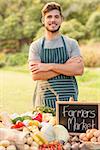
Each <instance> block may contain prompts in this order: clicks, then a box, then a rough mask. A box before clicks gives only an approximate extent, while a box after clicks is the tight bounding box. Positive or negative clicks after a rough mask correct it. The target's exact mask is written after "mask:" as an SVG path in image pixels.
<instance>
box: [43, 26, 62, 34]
mask: <svg viewBox="0 0 100 150" xmlns="http://www.w3.org/2000/svg"><path fill="white" fill-rule="evenodd" d="M45 28H46V29H47V30H48V31H49V32H51V33H56V32H57V31H59V29H60V26H59V27H58V28H57V29H55V30H50V29H49V28H48V27H45Z"/></svg>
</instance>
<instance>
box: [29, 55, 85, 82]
mask: <svg viewBox="0 0 100 150" xmlns="http://www.w3.org/2000/svg"><path fill="white" fill-rule="evenodd" d="M29 70H30V71H31V73H32V79H33V80H48V79H50V78H52V77H55V76H58V75H59V74H63V75H66V76H77V75H82V74H83V71H84V63H83V59H82V57H81V56H76V57H72V58H70V59H68V60H67V61H66V62H65V63H64V64H56V63H41V62H39V61H34V62H30V63H29Z"/></svg>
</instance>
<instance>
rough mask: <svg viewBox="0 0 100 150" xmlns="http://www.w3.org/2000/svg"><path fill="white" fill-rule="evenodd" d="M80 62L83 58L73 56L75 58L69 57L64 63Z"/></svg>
mask: <svg viewBox="0 0 100 150" xmlns="http://www.w3.org/2000/svg"><path fill="white" fill-rule="evenodd" d="M81 61H83V58H82V57H81V56H75V57H71V58H69V59H68V60H67V61H66V63H73V62H75V63H80V62H81Z"/></svg>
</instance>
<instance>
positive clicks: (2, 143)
mask: <svg viewBox="0 0 100 150" xmlns="http://www.w3.org/2000/svg"><path fill="white" fill-rule="evenodd" d="M0 145H1V146H4V147H8V146H9V145H10V142H9V141H8V140H2V141H0Z"/></svg>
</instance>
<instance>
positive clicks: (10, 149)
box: [7, 145, 16, 150]
mask: <svg viewBox="0 0 100 150" xmlns="http://www.w3.org/2000/svg"><path fill="white" fill-rule="evenodd" d="M7 150H16V147H15V145H9V146H8V147H7Z"/></svg>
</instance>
